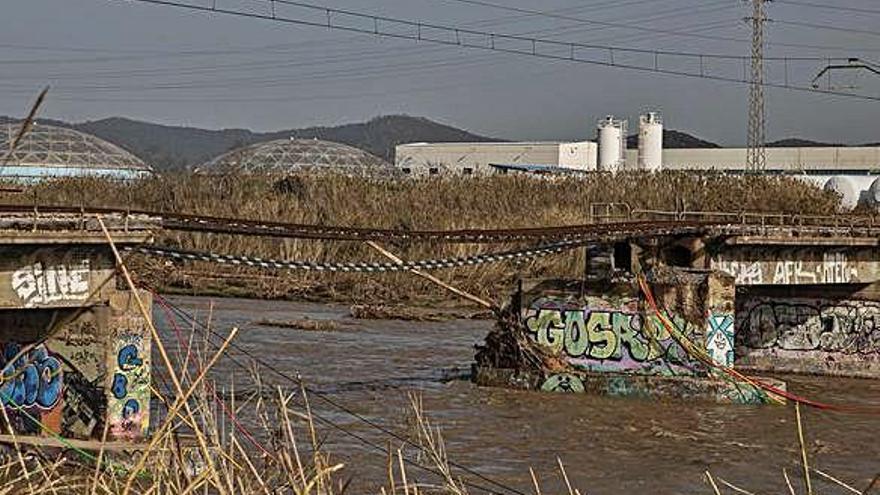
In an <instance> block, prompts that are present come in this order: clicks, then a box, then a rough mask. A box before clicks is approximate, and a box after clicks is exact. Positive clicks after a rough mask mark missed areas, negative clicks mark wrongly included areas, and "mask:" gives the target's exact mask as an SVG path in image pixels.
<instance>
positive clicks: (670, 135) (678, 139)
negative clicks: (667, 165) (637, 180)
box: [626, 129, 721, 149]
mask: <svg viewBox="0 0 880 495" xmlns="http://www.w3.org/2000/svg"><path fill="white" fill-rule="evenodd" d="M626 147H627V148H629V149H636V148H638V147H639V135H638V134H633V135H631V136H627V138H626ZM663 147H664V148H670V149H672V148H720V147H721V146H719V145H717V144H715V143H712V142H710V141H706V140H703V139H700V138H698V137H695V136H692V135H690V134H688V133H686V132H681V131H675V130H672V129H663Z"/></svg>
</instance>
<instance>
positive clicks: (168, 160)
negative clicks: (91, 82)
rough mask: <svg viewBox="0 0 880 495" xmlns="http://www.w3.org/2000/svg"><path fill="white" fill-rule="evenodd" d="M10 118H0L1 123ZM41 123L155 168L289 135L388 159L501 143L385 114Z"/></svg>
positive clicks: (198, 161)
mask: <svg viewBox="0 0 880 495" xmlns="http://www.w3.org/2000/svg"><path fill="white" fill-rule="evenodd" d="M9 120H12V119H10V118H9V117H0V123H2V122H4V121H9ZM40 122H41V123H44V124H50V125H57V126H63V127H71V128H73V129H76V130H79V131H82V132H86V133H89V134H94V135H95V136H98V137H100V138H102V139H106V140H107V141H110V142H112V143H114V144H117V145H119V146H121V147H123V148H125V149H127V150H129V151H131V152H132V153H134V154H135V155H137V156H139V157H140V158H141V159H143V160H144V161H145V162H147V163H149V164H151V165H153V166H154V167H155V168H156V169H157V170H174V169H182V168H186V167H192V166H197V165H199V164H201V163H203V162H205V161H207V160H209V159H211V158H213V157H215V156H217V155H219V154H220V153H223V152H225V151H228V150H230V149H233V148H237V147H239V146H243V145H247V144H251V143H255V142H259V141H267V140H272V139H284V138H289V137H295V138H304V139H311V138H317V139H324V140H328V141H336V142H340V143H345V144H349V145H351V146H355V147H357V148H361V149H363V150H366V151H369V152H370V153H373V154H374V155H377V156H380V157H382V158H385V159H386V160H389V161H390V160H392V159H393V156H394V146H395V145H397V144H400V143H408V142H414V141H425V142H432V141H433V142H439V141H499V140H498V139H494V138H489V137H485V136H479V135H476V134H472V133H470V132H467V131H464V130H461V129H457V128H455V127H451V126H448V125H444V124H439V123H437V122H433V121H431V120H428V119H425V118H421V117H410V116H407V115H389V116H384V117H377V118H374V119H372V120H370V121H368V122H363V123H358V124H345V125H340V126H335V127H307V128H301V129H288V130H282V131H275V132H265V133H262V132H253V131H250V130H248V129H222V130H209V129H200V128H196V127H179V126H167V125H160V124H153V123H150V122H142V121H137V120H131V119H127V118H123V117H111V118H107V119H101V120H95V121H89V122H82V123H76V124H71V123H67V122H62V121H57V120H40Z"/></svg>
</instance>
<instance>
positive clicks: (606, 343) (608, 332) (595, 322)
mask: <svg viewBox="0 0 880 495" xmlns="http://www.w3.org/2000/svg"><path fill="white" fill-rule="evenodd" d="M587 335H588V336H589V339H590V344H591V345H590V357H593V358H596V359H608V358H610V357H611V356H613V355H614V352H615V351H616V350H617V335H616V334H615V333H614V329H613V328H612V327H611V315H610V314H609V313H590V319H589V320H588V321H587Z"/></svg>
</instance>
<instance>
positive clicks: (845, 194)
mask: <svg viewBox="0 0 880 495" xmlns="http://www.w3.org/2000/svg"><path fill="white" fill-rule="evenodd" d="M824 189H825V190H826V191H830V192H834V193H837V195H838V196H840V206H842V207H844V208H846V209H848V210H851V209H853V208H855V207H856V205H857V204H859V193H858V192H857V191H856V189H855V188H854V187H853V185H852V182H850V180H849V179H847V178H846V177H840V176H837V175H836V176H834V177H832V178H830V179H828V181H827V182H825V187H824Z"/></svg>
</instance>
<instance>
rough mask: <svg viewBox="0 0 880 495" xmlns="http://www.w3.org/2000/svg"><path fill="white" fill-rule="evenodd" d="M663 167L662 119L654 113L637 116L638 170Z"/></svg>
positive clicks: (654, 169) (651, 170) (654, 170)
mask: <svg viewBox="0 0 880 495" xmlns="http://www.w3.org/2000/svg"><path fill="white" fill-rule="evenodd" d="M662 167H663V119H662V118H660V114H658V113H656V112H648V113H645V114H642V115H640V116H639V170H647V171H650V172H656V171H658V170H660V169H661V168H662Z"/></svg>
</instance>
